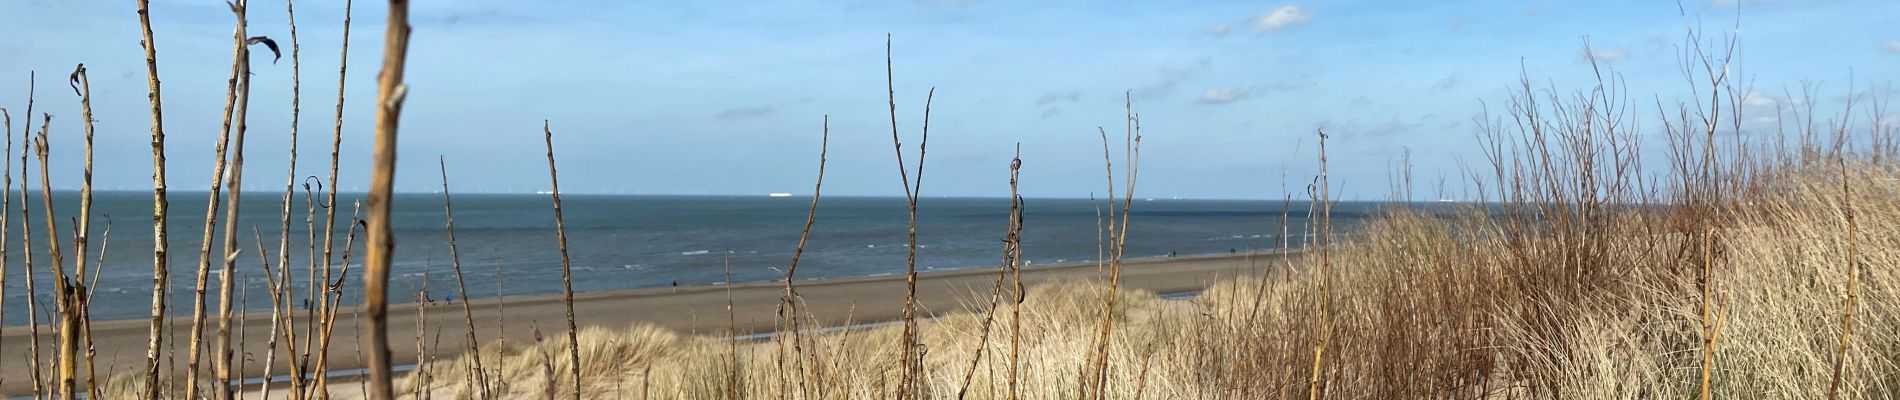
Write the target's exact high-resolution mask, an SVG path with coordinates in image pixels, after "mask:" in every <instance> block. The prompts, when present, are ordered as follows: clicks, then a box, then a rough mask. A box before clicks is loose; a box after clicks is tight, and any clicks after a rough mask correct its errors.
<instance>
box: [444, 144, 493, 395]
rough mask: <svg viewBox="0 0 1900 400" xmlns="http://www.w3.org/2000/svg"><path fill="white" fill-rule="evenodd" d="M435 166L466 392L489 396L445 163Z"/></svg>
mask: <svg viewBox="0 0 1900 400" xmlns="http://www.w3.org/2000/svg"><path fill="white" fill-rule="evenodd" d="M436 166H437V167H439V168H440V169H441V172H442V220H443V227H444V229H446V230H448V235H449V265H451V266H454V267H455V290H456V291H457V292H458V293H460V295H461V296H462V318H464V319H465V320H466V322H468V355H469V358H470V359H471V360H473V365H474V371H473V372H474V373H473V374H472V375H474V379H470V380H469V381H468V382H467V383H468V389H469V390H468V393H469V395H470V396H474V395H475V394H476V393H480V394H481V397H478V398H483V399H486V398H488V397H489V395H488V379H487V377H486V372H485V371H484V370H483V368H486V366H487V365H488V364H483V363H482V352H481V342H480V341H478V340H476V338H475V309H474V308H473V307H474V306H471V305H469V303H468V298H469V296H468V285H467V284H464V283H463V282H462V252H461V249H460V248H458V247H456V246H455V203H454V202H453V201H452V200H451V199H450V196H449V164H448V161H447V160H445V159H443V158H441V157H437V158H436ZM477 388H479V389H477Z"/></svg>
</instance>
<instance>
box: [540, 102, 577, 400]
mask: <svg viewBox="0 0 1900 400" xmlns="http://www.w3.org/2000/svg"><path fill="white" fill-rule="evenodd" d="M541 133H542V137H543V138H545V139H546V141H547V145H548V182H549V183H550V184H551V185H552V191H550V192H548V194H549V197H551V198H553V199H554V238H555V240H557V241H559V243H560V246H561V303H562V304H563V305H566V306H567V343H568V344H569V345H570V346H568V347H567V349H568V351H567V355H568V363H569V364H568V365H572V366H573V367H574V368H573V369H572V370H571V371H569V372H572V375H571V377H572V378H573V379H574V399H575V400H580V398H581V341H580V330H579V329H578V328H577V327H576V326H575V324H574V275H573V270H572V269H571V268H569V264H568V257H567V221H566V220H565V219H563V218H562V217H561V174H560V172H559V171H558V170H556V169H555V167H554V131H553V130H552V129H549V128H548V121H547V120H541ZM548 390H550V391H551V390H554V389H553V388H549V389H548Z"/></svg>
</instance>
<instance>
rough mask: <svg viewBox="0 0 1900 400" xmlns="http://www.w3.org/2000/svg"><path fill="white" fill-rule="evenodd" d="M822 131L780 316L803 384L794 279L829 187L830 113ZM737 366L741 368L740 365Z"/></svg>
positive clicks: (784, 389)
mask: <svg viewBox="0 0 1900 400" xmlns="http://www.w3.org/2000/svg"><path fill="white" fill-rule="evenodd" d="M820 132H822V133H821V136H820V138H819V142H818V182H817V183H815V184H813V185H812V189H811V207H810V208H807V209H806V211H805V229H803V230H801V231H799V233H798V248H797V249H795V250H793V251H792V263H791V264H790V265H789V266H787V267H786V268H785V298H784V299H781V300H779V302H780V307H779V312H780V313H781V314H782V315H780V316H779V318H780V319H783V320H785V326H786V329H787V330H789V331H791V333H792V337H793V340H792V358H793V359H794V361H793V362H794V363H795V364H797V365H798V366H799V368H798V370H799V374H800V375H799V377H800V379H801V380H800V382H801V383H802V382H803V378H804V365H805V364H804V362H803V361H804V358H803V354H804V351H803V348H802V347H801V346H800V344H799V343H800V340H801V339H799V335H800V334H799V328H798V290H797V286H796V285H795V284H794V283H792V281H793V277H794V276H796V275H798V260H799V259H800V258H801V257H803V256H804V255H805V242H806V241H807V240H809V239H811V227H812V225H814V224H816V223H817V222H818V199H819V197H820V196H821V195H822V194H823V193H824V189H825V159H826V156H827V155H828V154H829V152H830V149H831V116H830V115H826V116H825V119H824V122H823V125H821V126H820ZM726 281H727V283H728V284H730V283H731V281H732V279H726ZM783 343H784V342H783V341H780V346H783V345H784V344H783ZM781 351H783V350H782V349H781ZM733 365H734V368H737V365H738V364H733ZM781 367H782V366H781ZM786 389H788V388H784V387H781V388H780V389H779V390H780V391H781V392H784V391H787V390H786Z"/></svg>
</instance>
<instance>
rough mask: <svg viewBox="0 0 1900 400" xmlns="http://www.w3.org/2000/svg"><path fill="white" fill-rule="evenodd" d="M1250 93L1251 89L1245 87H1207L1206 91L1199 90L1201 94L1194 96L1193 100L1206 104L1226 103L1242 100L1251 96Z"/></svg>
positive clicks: (1251, 92) (1251, 93)
mask: <svg viewBox="0 0 1900 400" xmlns="http://www.w3.org/2000/svg"><path fill="white" fill-rule="evenodd" d="M1251 95H1253V89H1251V88H1246V87H1227V88H1216V89H1208V90H1207V91H1206V92H1201V96H1200V97H1196V98H1195V99H1194V102H1195V103H1199V104H1206V105H1215V104H1228V103H1233V102H1236V101H1241V100H1244V99H1246V98H1247V97H1248V96H1251Z"/></svg>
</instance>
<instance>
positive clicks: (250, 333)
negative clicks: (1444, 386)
mask: <svg viewBox="0 0 1900 400" xmlns="http://www.w3.org/2000/svg"><path fill="white" fill-rule="evenodd" d="M1276 257H1279V256H1277V255H1271V254H1261V255H1248V254H1244V253H1243V254H1239V255H1230V254H1218V255H1206V256H1189V257H1177V258H1154V259H1141V260H1130V261H1127V262H1125V263H1124V268H1123V270H1122V285H1123V286H1124V287H1127V288H1131V289H1139V290H1148V291H1153V292H1157V293H1171V292H1184V291H1195V290H1200V289H1202V288H1205V287H1207V286H1208V285H1210V284H1212V283H1214V282H1217V281H1220V280H1225V279H1230V278H1232V277H1234V276H1236V275H1242V274H1258V273H1261V272H1263V271H1266V270H1268V269H1269V268H1271V267H1272V266H1274V265H1278V264H1279V263H1278V262H1277V259H1276ZM1022 275H1023V281H1024V282H1023V283H1024V285H1032V284H1035V283H1040V282H1048V281H1058V280H1082V279H1098V278H1106V275H1105V274H1103V273H1101V272H1100V271H1099V270H1098V267H1097V265H1096V264H1093V263H1088V264H1064V265H1054V266H1035V267H1029V268H1025V269H1024V270H1023V274H1022ZM995 276H996V269H995V268H993V267H992V268H979V269H970V270H958V271H939V272H929V273H919V274H918V281H917V295H918V301H919V304H920V305H921V310H923V312H924V313H925V314H927V315H936V314H941V313H947V312H956V311H962V310H963V309H964V308H965V305H966V304H973V303H976V301H974V299H977V298H982V299H984V301H987V298H988V293H989V291H990V288H991V285H992V284H993V283H994V279H995ZM797 284H798V292H799V295H800V296H801V297H803V298H804V300H805V304H806V306H805V309H806V310H807V311H809V312H811V313H812V314H813V315H814V316H815V317H817V318H818V319H819V320H821V321H822V322H823V323H825V324H826V325H842V324H844V323H846V321H847V320H849V321H852V322H854V323H869V322H879V321H893V320H897V319H899V318H900V316H901V313H902V310H903V304H904V292H905V290H904V287H905V280H904V277H903V275H901V274H898V275H888V276H872V277H856V278H838V279H824V280H808V281H798V282H797ZM259 290H262V289H261V288H260V289H259ZM784 291H785V287H784V282H782V281H780V282H755V283H741V284H734V285H731V286H729V287H728V286H697V287H679V288H655V289H637V290H625V291H612V292H593V293H577V294H575V295H574V313H575V315H576V319H577V320H578V323H579V324H580V325H581V326H583V327H586V326H605V327H615V328H619V327H626V326H629V325H631V324H635V323H650V324H655V325H659V326H662V327H666V328H669V329H673V330H675V331H679V332H683V333H697V334H713V335H724V334H725V333H726V331H727V329H728V328H729V327H730V328H731V329H735V330H737V331H738V333H739V334H741V335H744V334H748V333H756V332H767V331H771V330H772V323H773V319H774V318H775V316H776V312H777V304H778V302H779V298H780V297H783V295H784ZM728 296H730V299H731V301H732V304H733V305H734V306H733V310H732V316H731V318H732V319H733V320H734V322H733V323H731V324H728V322H727V321H728V314H727V307H726V305H727V299H728ZM404 298H408V297H405V296H401V295H395V296H392V299H397V300H399V299H404ZM469 304H470V305H471V306H472V307H473V311H474V316H475V327H476V334H477V335H478V337H479V339H480V340H483V341H492V340H495V339H496V338H497V337H506V338H507V339H508V340H509V341H515V342H521V341H532V340H534V337H533V332H532V329H531V327H535V326H538V327H539V328H540V330H541V332H542V333H543V334H544V335H546V336H549V337H562V336H564V334H563V332H565V328H566V324H567V322H566V318H565V315H566V310H565V307H563V304H562V301H561V296H560V295H545V296H523V297H512V298H507V299H504V300H501V301H497V300H495V299H493V298H489V299H478V300H474V301H471V302H470V303H469ZM462 307H463V306H462V304H461V303H452V304H451V303H442V302H437V303H436V304H433V305H427V306H424V307H422V310H423V311H425V312H426V314H419V313H418V307H417V305H416V304H413V303H410V304H392V305H391V306H390V315H389V324H390V332H389V337H390V339H391V347H392V348H391V352H392V354H393V356H394V357H395V362H396V363H398V364H413V363H415V362H416V358H417V353H416V349H415V347H416V346H415V338H416V337H417V332H416V321H417V318H418V316H419V315H421V316H426V319H427V323H426V326H427V328H426V332H427V336H426V338H427V340H428V341H430V342H431V345H430V346H431V347H432V348H439V349H443V351H442V352H441V353H439V354H437V356H438V357H452V356H454V355H456V354H459V353H460V351H459V349H461V348H463V347H465V346H466V340H465V339H466V336H465V335H466V333H465V332H466V331H467V322H466V321H465V319H464V318H463V315H462ZM358 314H359V313H358V310H357V309H345V310H342V311H341V312H340V313H339V315H338V316H337V327H336V329H337V331H336V335H335V338H334V339H333V342H332V343H331V346H330V362H331V367H330V370H332V371H341V370H348V369H355V368H361V367H362V366H363V364H362V361H361V360H362V359H361V357H359V356H358V353H357V350H356V349H357V348H358V344H357V339H358V338H359V337H360V333H359V331H357V330H356V329H357V322H358V321H357V319H356V317H357V315H358ZM239 318H243V319H248V320H249V322H248V325H247V326H246V327H245V329H243V330H236V329H234V330H233V332H232V338H233V340H234V341H236V340H237V338H238V337H240V335H242V336H243V337H244V339H245V340H244V341H243V343H241V344H240V345H239V347H240V351H239V352H238V353H237V354H238V356H237V358H238V359H239V360H242V359H243V358H244V357H245V356H246V355H247V354H248V355H249V356H250V357H251V359H252V360H254V361H250V362H247V363H246V365H244V368H243V369H242V371H241V372H242V375H243V376H245V377H257V376H261V375H263V373H264V368H263V365H262V361H263V359H264V356H265V343H266V342H267V341H268V338H269V330H270V325H271V324H270V319H271V318H270V314H269V313H247V314H241V315H240V316H239ZM296 319H297V322H296V323H297V326H298V328H299V330H300V331H301V329H302V328H303V327H304V326H306V324H307V322H306V321H305V319H304V318H303V317H302V316H301V315H300V316H299V317H298V318H296ZM149 323H150V320H118V321H97V322H94V323H93V327H92V330H93V338H94V339H93V341H94V343H95V345H94V348H95V349H97V353H96V356H95V358H96V363H97V370H98V374H99V379H100V380H101V381H103V380H105V379H107V371H113V372H114V373H126V372H131V371H139V370H142V369H143V368H144V367H143V366H144V363H145V343H146V333H147V330H148V327H149ZM169 323H170V326H171V328H170V329H172V332H173V337H174V338H176V340H175V341H174V340H173V339H171V338H167V343H166V347H173V346H176V347H175V349H176V352H175V353H174V354H178V357H176V359H175V360H173V364H174V365H176V367H177V368H178V371H179V375H181V376H182V375H183V372H184V369H185V365H184V354H185V353H186V350H185V349H186V348H187V345H188V344H187V343H181V342H183V341H184V340H185V338H186V337H188V336H189V333H188V332H189V330H190V325H191V319H190V318H189V317H184V318H173V319H171V320H169ZM233 324H236V322H233ZM215 327H216V322H215V321H210V322H208V324H207V329H206V336H207V341H209V339H210V338H212V337H214V332H215ZM48 331H49V329H47V327H42V328H41V341H42V346H43V347H47V348H50V347H52V343H53V342H52V340H53V337H52V336H51V335H50V334H48V333H47V332H48ZM27 336H28V329H27V327H24V326H17V327H6V328H5V329H3V330H0V337H4V342H3V343H4V345H5V348H4V349H0V396H6V397H12V396H23V395H31V394H32V392H31V388H30V387H29V386H28V382H29V380H30V378H29V370H28V368H27V364H26V361H25V360H26V358H25V357H26V353H27V351H28V339H29V338H28V337H27ZM299 340H302V337H299ZM207 345H209V343H207ZM281 349H282V345H281V344H280V345H279V353H280V354H278V361H277V365H276V366H275V367H274V368H273V370H272V372H273V373H277V374H282V373H283V372H284V370H285V368H284V365H283V362H284V361H283V359H284V357H285V354H281V353H282V350H281ZM451 349H457V350H451ZM210 366H211V362H210V357H208V356H207V357H206V358H205V360H204V366H203V368H204V371H205V375H206V376H207V377H209V376H210V371H211V367H210ZM82 379H83V378H82ZM102 384H103V382H102ZM81 385H84V383H83V381H82V382H81Z"/></svg>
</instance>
